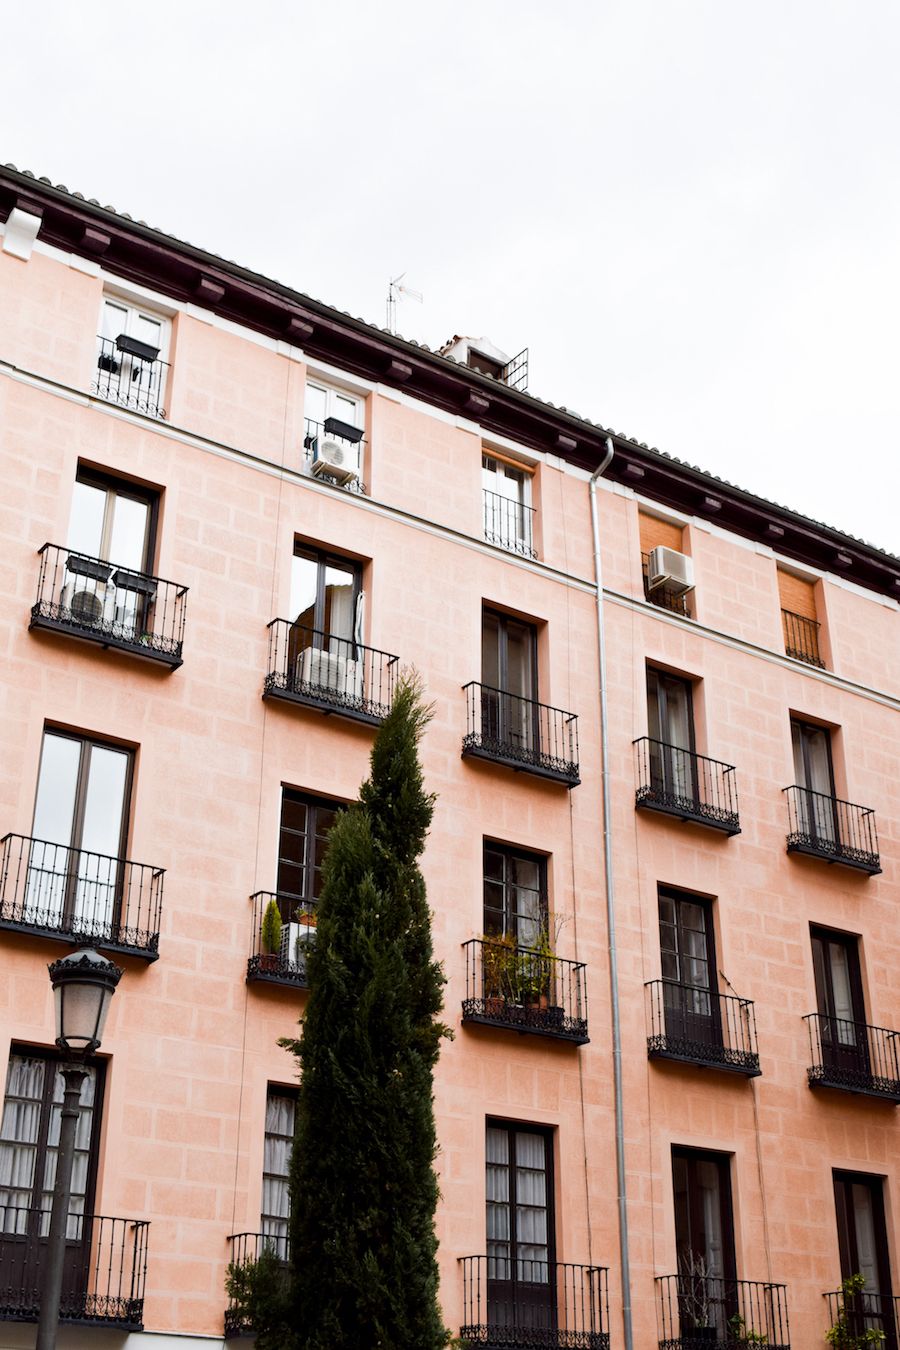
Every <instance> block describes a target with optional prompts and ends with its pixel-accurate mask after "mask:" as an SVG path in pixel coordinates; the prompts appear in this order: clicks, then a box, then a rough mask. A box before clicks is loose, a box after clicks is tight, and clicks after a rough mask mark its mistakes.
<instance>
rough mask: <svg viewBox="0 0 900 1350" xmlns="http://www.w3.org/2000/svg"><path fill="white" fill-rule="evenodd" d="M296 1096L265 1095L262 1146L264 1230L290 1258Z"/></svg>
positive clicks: (282, 1254) (274, 1091)
mask: <svg viewBox="0 0 900 1350" xmlns="http://www.w3.org/2000/svg"><path fill="white" fill-rule="evenodd" d="M295 1112H296V1097H295V1096H294V1094H292V1093H287V1092H284V1091H278V1090H277V1089H274V1088H270V1089H269V1093H268V1096H267V1098H266V1135H265V1143H264V1146H263V1186H262V1215H261V1223H260V1227H261V1231H262V1233H263V1234H264V1236H265V1237H266V1238H268V1239H269V1245H270V1246H271V1247H272V1248H273V1250H274V1252H275V1254H276V1256H278V1257H279V1258H280V1259H281V1260H283V1261H284V1260H287V1242H288V1232H289V1224H290V1217H291V1193H290V1183H289V1178H290V1164H291V1148H292V1145H293V1141H294V1121H295Z"/></svg>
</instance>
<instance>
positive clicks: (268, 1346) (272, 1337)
mask: <svg viewBox="0 0 900 1350" xmlns="http://www.w3.org/2000/svg"><path fill="white" fill-rule="evenodd" d="M287 1276H288V1272H287V1269H286V1267H285V1264H284V1262H283V1261H279V1260H278V1257H277V1256H276V1255H275V1253H274V1252H273V1251H272V1249H271V1248H270V1247H264V1248H263V1250H262V1252H261V1253H260V1255H259V1259H258V1260H256V1261H242V1262H240V1263H237V1262H234V1261H232V1262H231V1264H230V1265H229V1267H228V1270H227V1271H226V1273H225V1289H226V1292H227V1294H228V1300H229V1304H230V1307H229V1313H230V1316H231V1317H233V1318H234V1320H235V1322H238V1323H239V1324H240V1325H241V1326H242V1327H243V1328H246V1329H247V1330H249V1329H251V1328H252V1329H254V1330H258V1332H259V1334H258V1335H257V1337H256V1347H257V1350H282V1347H283V1346H286V1345H288V1344H290V1334H291V1333H290V1330H289V1327H288V1316H289V1311H290V1305H289V1301H288V1292H289V1284H288V1277H287Z"/></svg>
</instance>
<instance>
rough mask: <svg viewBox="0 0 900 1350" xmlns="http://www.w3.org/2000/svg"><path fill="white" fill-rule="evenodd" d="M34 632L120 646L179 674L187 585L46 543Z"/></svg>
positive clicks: (42, 550) (32, 625)
mask: <svg viewBox="0 0 900 1350" xmlns="http://www.w3.org/2000/svg"><path fill="white" fill-rule="evenodd" d="M38 554H39V556H40V559H41V566H40V574H39V576H38V591H37V599H36V601H35V603H34V604H33V605H32V607H31V621H30V623H29V625H28V626H29V628H46V629H50V630H52V631H53V632H55V633H67V634H68V635H69V636H70V637H76V638H82V639H84V640H85V641H87V642H98V643H99V644H100V645H101V646H102V647H115V648H116V649H117V650H119V651H124V652H130V653H131V654H132V655H133V656H141V657H144V658H145V659H146V660H148V661H158V662H160V663H161V664H162V665H165V666H168V667H169V669H170V670H176V669H177V668H178V666H180V665H181V649H182V644H183V642H184V614H185V604H186V602H185V596H186V595H187V590H188V588H187V586H178V585H176V584H175V582H172V581H161V580H160V578H159V577H152V576H149V575H148V574H147V573H144V572H135V571H132V570H131V569H130V568H127V567H118V566H117V565H116V564H115V563H111V562H107V561H106V560H105V559H103V558H89V557H88V556H87V555H86V554H84V553H73V552H71V551H70V550H69V549H67V548H61V547H60V546H59V545H58V544H44V546H43V547H42V548H40V549H39V550H38Z"/></svg>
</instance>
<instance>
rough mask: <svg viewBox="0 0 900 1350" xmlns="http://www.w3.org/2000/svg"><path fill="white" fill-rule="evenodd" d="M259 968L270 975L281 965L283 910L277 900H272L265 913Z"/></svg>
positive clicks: (260, 935)
mask: <svg viewBox="0 0 900 1350" xmlns="http://www.w3.org/2000/svg"><path fill="white" fill-rule="evenodd" d="M259 945H260V949H261V950H260V954H259V968H260V970H261V971H268V972H269V973H270V974H271V973H272V972H273V971H277V970H278V967H279V965H280V964H281V910H280V909H279V908H278V902H277V900H270V901H269V903H268V904H267V905H266V908H265V910H264V911H263V917H262V926H261V928H260V934H259Z"/></svg>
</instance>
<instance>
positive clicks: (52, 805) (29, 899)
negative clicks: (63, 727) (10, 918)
mask: <svg viewBox="0 0 900 1350" xmlns="http://www.w3.org/2000/svg"><path fill="white" fill-rule="evenodd" d="M131 775H132V754H131V751H129V750H124V749H122V748H120V747H119V746H113V745H106V744H104V743H103V742H102V741H94V740H91V739H89V738H87V737H81V736H72V735H69V734H68V733H66V732H63V731H55V730H54V731H49V730H48V731H45V732H44V741H43V746H42V749H41V766H40V771H39V774H38V785H37V797H36V800H35V808H34V825H33V828H32V844H31V849H30V856H29V865H28V879H27V883H26V888H25V914H24V916H23V917H24V920H25V922H26V923H37V924H40V925H41V927H45V928H62V929H65V930H66V931H68V932H74V933H83V934H84V935H86V936H88V937H92V938H96V939H99V940H104V939H105V940H107V941H109V940H111V939H112V938H113V937H114V935H115V931H116V926H117V923H118V918H119V910H120V903H121V894H122V863H123V859H124V854H125V835H126V829H127V823H128V804H129V793H130V787H131Z"/></svg>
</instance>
